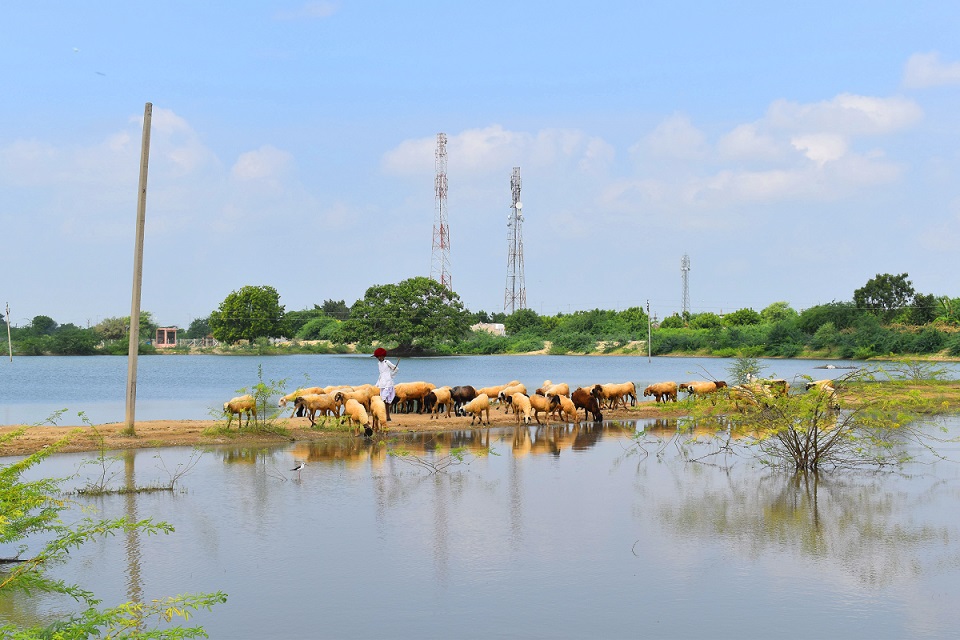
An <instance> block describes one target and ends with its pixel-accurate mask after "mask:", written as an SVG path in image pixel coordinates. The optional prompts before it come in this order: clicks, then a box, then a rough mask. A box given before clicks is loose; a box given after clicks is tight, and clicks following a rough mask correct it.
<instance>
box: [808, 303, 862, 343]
mask: <svg viewBox="0 0 960 640" xmlns="http://www.w3.org/2000/svg"><path fill="white" fill-rule="evenodd" d="M860 313H861V312H860V311H859V310H858V309H857V307H856V305H855V304H853V303H852V302H837V301H836V300H834V301H833V302H828V303H826V304H818V305H814V306H812V307H810V308H809V309H804V310H803V312H802V313H801V314H800V316H799V317H798V318H797V327H798V328H799V329H800V330H801V331H803V332H804V333H806V334H807V335H813V334H814V333H816V332H817V330H818V329H819V328H820V327H821V326H823V325H825V324H827V323H831V324H832V325H833V327H834V328H835V329H837V330H839V331H842V330H844V329H848V328H850V327H852V326H854V325H855V324H856V323H857V317H858V316H859V315H860Z"/></svg>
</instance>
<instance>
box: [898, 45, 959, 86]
mask: <svg viewBox="0 0 960 640" xmlns="http://www.w3.org/2000/svg"><path fill="white" fill-rule="evenodd" d="M951 84H960V62H949V63H947V62H941V61H940V54H939V53H935V52H934V53H915V54H913V55H912V56H910V58H909V59H908V60H907V64H906V66H905V67H904V70H903V86H905V87H909V88H912V89H924V88H926V87H938V86H942V85H951Z"/></svg>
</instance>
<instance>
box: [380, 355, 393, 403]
mask: <svg viewBox="0 0 960 640" xmlns="http://www.w3.org/2000/svg"><path fill="white" fill-rule="evenodd" d="M377 368H378V369H379V370H380V377H379V378H377V387H378V388H379V389H380V397H381V398H383V401H384V402H386V403H390V402H393V399H394V397H396V394H395V393H394V391H393V379H394V377H396V375H397V365H395V364H393V363H392V362H390V361H389V360H387V359H386V358H384V359H383V360H380V361H378V362H377Z"/></svg>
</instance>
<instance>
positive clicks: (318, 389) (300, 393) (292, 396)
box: [277, 387, 323, 408]
mask: <svg viewBox="0 0 960 640" xmlns="http://www.w3.org/2000/svg"><path fill="white" fill-rule="evenodd" d="M308 393H323V388H322V387H300V388H299V389H296V390H295V391H293V392H292V393H288V394H287V395H285V396H283V397H282V398H280V400H279V401H278V402H277V406H278V407H281V408H283V407H285V406H287V403H288V402H290V401H291V400H296V399H297V397H298V396H305V395H307V394H308Z"/></svg>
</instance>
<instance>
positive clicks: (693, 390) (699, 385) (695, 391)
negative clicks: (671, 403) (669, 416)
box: [679, 380, 717, 398]
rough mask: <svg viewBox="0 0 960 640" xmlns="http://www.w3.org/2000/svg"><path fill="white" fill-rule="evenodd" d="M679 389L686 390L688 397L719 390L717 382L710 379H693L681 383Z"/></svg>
mask: <svg viewBox="0 0 960 640" xmlns="http://www.w3.org/2000/svg"><path fill="white" fill-rule="evenodd" d="M679 389H680V391H685V392H686V393H687V394H688V395H687V397H688V398H689V397H692V396H705V395H707V394H708V393H713V392H715V391H716V390H717V383H716V382H712V381H709V380H691V381H690V382H684V383H683V384H681V385H680V386H679Z"/></svg>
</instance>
